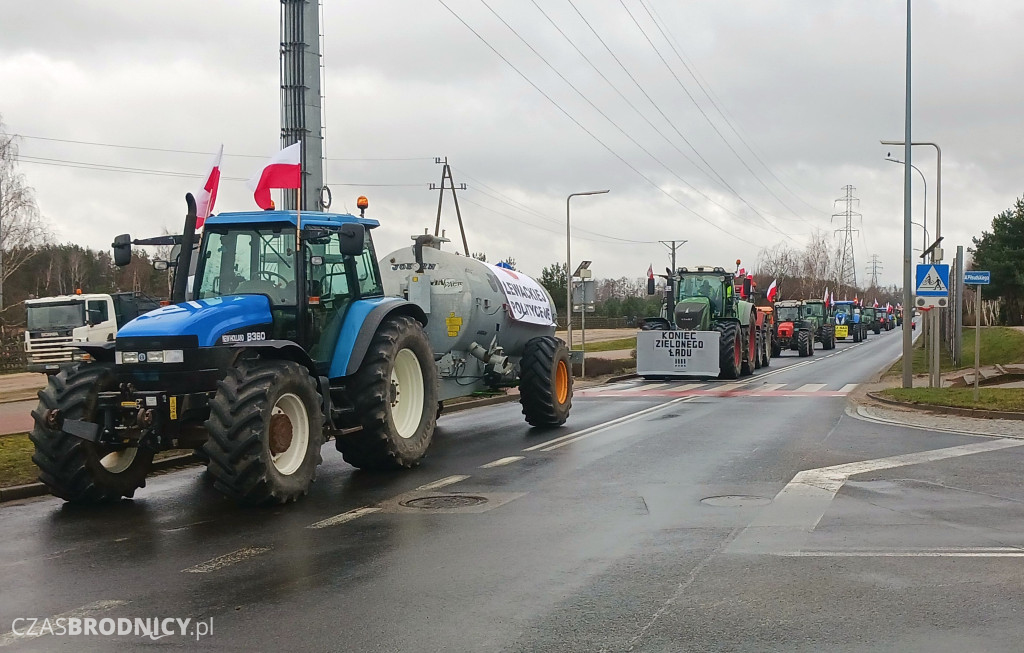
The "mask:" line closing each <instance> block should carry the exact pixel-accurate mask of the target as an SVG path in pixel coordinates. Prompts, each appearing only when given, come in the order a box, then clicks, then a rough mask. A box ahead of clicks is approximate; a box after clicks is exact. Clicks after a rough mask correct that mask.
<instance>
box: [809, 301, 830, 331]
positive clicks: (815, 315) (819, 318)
mask: <svg viewBox="0 0 1024 653" xmlns="http://www.w3.org/2000/svg"><path fill="white" fill-rule="evenodd" d="M804 315H805V316H806V317H807V319H809V320H811V321H812V322H814V328H815V329H819V328H821V325H822V324H825V322H827V321H828V309H827V308H826V307H825V302H823V301H821V300H812V299H809V300H806V301H804Z"/></svg>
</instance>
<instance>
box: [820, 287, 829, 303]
mask: <svg viewBox="0 0 1024 653" xmlns="http://www.w3.org/2000/svg"><path fill="white" fill-rule="evenodd" d="M821 301H823V302H825V306H828V305H829V304H828V288H825V294H824V295H823V296H822V298H821Z"/></svg>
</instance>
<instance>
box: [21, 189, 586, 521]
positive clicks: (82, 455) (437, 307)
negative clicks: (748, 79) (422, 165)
mask: <svg viewBox="0 0 1024 653" xmlns="http://www.w3.org/2000/svg"><path fill="white" fill-rule="evenodd" d="M186 199H187V201H188V202H189V212H188V216H187V217H186V219H185V229H184V231H183V234H182V235H180V236H170V237H165V238H164V239H163V240H161V239H149V240H146V241H132V240H131V237H130V236H128V235H123V236H118V238H117V239H116V240H115V242H114V258H115V262H116V263H117V264H118V265H125V264H127V263H128V262H129V261H130V260H131V255H132V250H131V247H132V244H160V243H163V244H171V243H173V244H175V245H180V254H179V255H178V257H177V260H176V262H175V264H174V265H175V271H176V274H175V279H174V290H173V292H172V299H171V301H172V302H173V303H172V304H169V305H167V306H164V307H161V308H159V309H157V310H155V311H152V312H150V313H147V314H145V315H142V316H140V317H138V318H136V319H135V320H133V321H131V322H129V323H128V324H126V325H125V326H124V327H122V328H121V329H120V331H118V334H117V339H116V341H114V342H107V343H94V344H93V343H86V344H83V345H82V346H81V347H80V349H81V350H82V352H81V353H80V354H79V355H78V359H79V360H80V363H79V364H78V365H75V366H73V367H71V368H69V369H67V370H65V371H63V372H61V373H60V374H59V375H56V376H53V377H51V379H50V381H49V385H48V386H47V387H46V388H45V389H44V390H42V391H40V394H39V399H40V401H39V405H38V407H37V408H36V410H34V411H33V413H32V415H33V418H34V421H35V426H34V428H33V430H32V433H31V439H32V441H33V443H34V445H35V454H34V455H33V460H34V461H35V463H36V464H37V466H38V467H39V469H40V479H41V480H42V481H43V482H44V483H46V484H47V485H48V486H49V488H50V489H51V491H52V492H53V493H54V494H56V495H57V496H60V497H62V498H64V499H66V500H68V501H72V502H78V503H97V502H104V501H112V500H118V499H120V498H121V497H131V496H133V494H134V492H135V491H136V489H138V488H140V487H143V486H144V485H145V480H146V476H147V474H148V473H149V471H150V469H151V464H152V460H153V456H154V454H156V453H158V452H160V451H165V450H169V449H193V450H195V451H196V453H197V454H198V455H199V456H200V457H201V458H203V459H205V460H206V461H207V465H208V470H209V472H210V474H211V475H212V477H213V479H214V481H215V487H216V488H217V489H218V490H220V491H221V492H223V493H224V494H226V495H227V496H229V497H231V498H233V499H235V500H237V501H238V502H240V503H243V504H250V505H255V504H278V503H285V502H289V501H293V500H295V499H297V498H299V497H301V496H303V495H304V494H306V493H307V492H308V490H309V487H310V484H311V483H312V482H313V480H314V478H315V475H316V469H317V466H318V465H319V464H320V462H321V445H323V444H324V442H325V441H326V440H327V439H329V438H334V439H335V441H336V446H337V448H338V449H339V450H340V451H341V452H342V454H343V455H344V458H345V460H346V461H348V462H349V463H351V464H352V465H354V466H356V467H361V468H367V469H394V468H401V467H410V466H413V465H415V464H417V463H418V462H419V461H420V459H421V458H422V457H423V456H424V455H425V453H426V450H427V447H428V446H429V444H430V441H431V439H432V436H433V432H434V426H435V422H436V419H437V417H438V416H439V415H440V408H441V401H442V400H444V399H448V398H451V397H454V396H463V395H468V394H470V393H472V392H474V391H477V390H480V389H484V388H498V387H508V386H513V385H518V386H519V387H520V394H521V402H522V405H523V412H524V414H525V415H526V420H527V422H529V423H530V424H531V425H533V426H538V427H553V426H558V425H561V424H562V423H564V422H565V420H566V418H567V417H568V412H569V406H570V404H571V396H572V377H571V372H570V368H569V363H568V360H569V359H568V351H567V350H566V348H565V346H564V343H562V342H561V341H560V340H557V339H556V338H554V322H553V320H552V319H551V317H552V315H551V314H550V313H548V314H547V315H546V317H545V315H544V306H545V304H547V305H548V306H550V297H549V296H546V295H545V294H543V293H540V294H538V293H536V292H535V293H534V294H533V296H532V299H519V300H517V301H516V302H512V300H511V299H510V297H509V295H508V292H509V290H508V289H507V288H505V289H504V292H503V288H502V287H501V286H499V282H498V279H497V278H496V276H495V275H496V274H501V273H500V272H497V273H495V272H493V271H492V270H491V269H490V268H489V267H488V266H486V265H485V264H483V263H479V262H477V261H473V260H472V259H467V258H466V257H459V256H455V255H454V254H449V253H446V252H440V251H438V250H439V248H437V246H438V242H437V241H439V240H441V239H436V238H433V237H429V236H419V237H417V238H416V242H415V245H414V246H413V247H410V248H406V250H408V251H406V250H400V251H399V252H396V253H394V254H392V255H390V256H389V257H388V261H390V262H389V263H388V265H387V268H388V275H391V276H392V277H394V278H395V279H398V277H395V275H404V276H401V279H400V280H404V282H405V285H404V286H402V285H401V284H399V283H397V282H396V283H395V284H392V287H391V288H387V291H388V292H386V284H385V280H384V278H383V277H384V275H382V270H381V267H382V265H380V264H378V261H377V256H376V253H375V251H374V247H373V240H372V238H371V237H370V231H371V230H372V229H373V228H375V227H377V226H378V223H377V221H376V220H372V219H368V218H365V217H363V216H362V214H361V215H360V216H354V215H348V214H343V215H342V214H329V213H304V214H302V215H301V226H300V218H299V216H298V215H297V213H296V212H294V211H258V212H242V213H221V214H219V215H216V216H211V217H210V218H209V219H207V221H206V223H205V225H204V230H203V234H202V238H201V242H200V243H198V244H197V243H195V242H194V240H195V237H194V234H195V224H196V216H195V203H194V201H193V199H192V197H191V195H189V196H187V198H186ZM360 199H361V200H362V198H360ZM360 208H361V209H362V208H365V207H364V206H363V205H360ZM164 241H166V242H164ZM435 248H437V249H435ZM424 250H430V251H428V252H425V251H424ZM445 256H448V257H451V258H452V259H458V264H459V265H460V266H461V268H460V269H464V270H469V269H470V268H472V271H473V274H474V275H475V276H474V277H473V278H472V279H471V278H468V277H465V278H464V277H460V276H459V274H458V271H456V272H451V273H444V274H440V275H435V277H434V281H431V270H438V271H441V270H443V269H444V264H443V261H444V260H445V258H444V257H445ZM193 258H195V265H192V259H193ZM398 259H401V262H396V261H398ZM406 261H407V262H406ZM427 261H432V262H430V263H428V262H427ZM438 261H442V262H441V263H439V262H438ZM469 261H472V264H470V263H469ZM475 264H479V266H483V267H479V268H477V267H473V265H475ZM193 269H194V278H191V277H190V275H189V273H188V272H189V271H190V270H193ZM489 275H490V276H489ZM438 276H440V277H441V278H438ZM513 276H515V275H513ZM517 278H519V279H520V280H521V281H523V284H524V285H522V286H521V287H520V286H517V288H519V289H520V292H525V290H522V289H523V288H527V286H528V284H526V283H525V280H523V278H522V275H520V276H519V277H517ZM474 279H475V281H474ZM424 282H425V283H424ZM492 289H493V291H492ZM435 292H436V293H439V294H436V295H435ZM492 292H493V294H488V295H487V296H486V297H483V296H481V295H482V294H485V293H492ZM446 301H451V302H460V303H459V304H458V306H456V305H454V304H453V305H452V306H453V308H452V310H451V311H448V310H447V308H448V304H446V303H445V302H446ZM524 302H526V303H530V306H531V307H532V310H533V314H532V315H530V316H529V319H526V318H524V315H523V314H514V313H513V312H512V308H510V305H511V304H513V303H514V304H515V306H516V307H518V308H521V309H522V308H523V303H524ZM531 302H532V303H531ZM431 305H433V312H431ZM538 306H539V307H540V308H539V309H538V308H537V307H538ZM523 310H524V311H525V310H526V309H523ZM456 311H458V314H456ZM538 314H539V315H538ZM431 315H434V316H437V317H438V319H436V320H430V319H429V318H430V316H431ZM517 315H518V317H519V318H523V319H524V320H526V321H515V320H513V319H506V318H509V317H511V318H515V317H517ZM478 322H479V324H478ZM463 324H464V325H465V326H464V327H463ZM501 329H503V330H502V331H501V333H500V334H499V333H498V331H499V330H501ZM499 335H500V338H499ZM460 337H461V339H460ZM487 338H490V340H487ZM477 341H482V342H483V343H484V344H480V342H477Z"/></svg>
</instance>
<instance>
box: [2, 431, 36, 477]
mask: <svg viewBox="0 0 1024 653" xmlns="http://www.w3.org/2000/svg"><path fill="white" fill-rule="evenodd" d="M33 451H34V449H33V447H32V442H31V441H29V439H28V434H27V433H18V434H17V435H5V436H0V487H11V486H12V485H24V484H25V483H32V482H33V481H35V480H36V477H37V476H38V475H39V468H37V467H36V465H35V463H33V462H32V452H33Z"/></svg>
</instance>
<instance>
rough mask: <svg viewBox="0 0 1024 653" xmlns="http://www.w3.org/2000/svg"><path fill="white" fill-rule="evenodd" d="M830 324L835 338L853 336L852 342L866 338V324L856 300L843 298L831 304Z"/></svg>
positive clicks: (840, 338)
mask: <svg viewBox="0 0 1024 653" xmlns="http://www.w3.org/2000/svg"><path fill="white" fill-rule="evenodd" d="M832 324H833V328H834V331H835V336H836V339H837V340H846V338H847V337H849V338H853V341H854V342H861V341H863V340H867V337H868V328H867V324H866V323H865V322H864V319H863V316H862V315H861V309H860V304H858V303H857V302H851V301H845V300H844V301H841V302H835V303H834V304H832Z"/></svg>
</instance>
